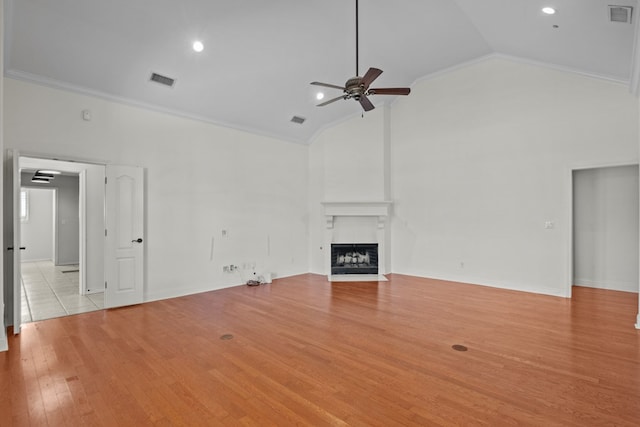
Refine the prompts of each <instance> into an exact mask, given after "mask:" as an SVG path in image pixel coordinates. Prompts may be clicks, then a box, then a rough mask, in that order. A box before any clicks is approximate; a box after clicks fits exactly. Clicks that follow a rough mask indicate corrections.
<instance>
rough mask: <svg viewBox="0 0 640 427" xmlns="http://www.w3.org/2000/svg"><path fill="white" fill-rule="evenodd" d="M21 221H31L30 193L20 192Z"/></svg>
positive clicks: (26, 191)
mask: <svg viewBox="0 0 640 427" xmlns="http://www.w3.org/2000/svg"><path fill="white" fill-rule="evenodd" d="M20 221H21V222H27V221H29V192H28V190H20Z"/></svg>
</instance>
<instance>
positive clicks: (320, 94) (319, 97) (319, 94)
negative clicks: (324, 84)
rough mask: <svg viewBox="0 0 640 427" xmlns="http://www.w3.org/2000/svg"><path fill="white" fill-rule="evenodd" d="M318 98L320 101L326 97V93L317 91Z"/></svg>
mask: <svg viewBox="0 0 640 427" xmlns="http://www.w3.org/2000/svg"><path fill="white" fill-rule="evenodd" d="M316 99H317V100H318V101H320V100H321V99H324V93H322V92H318V93H316Z"/></svg>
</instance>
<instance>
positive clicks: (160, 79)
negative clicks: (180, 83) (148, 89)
mask: <svg viewBox="0 0 640 427" xmlns="http://www.w3.org/2000/svg"><path fill="white" fill-rule="evenodd" d="M151 81H152V82H156V83H160V84H161V85H165V86H169V87H173V84H174V83H175V82H176V79H172V78H171V77H167V76H163V75H162V74H158V73H151Z"/></svg>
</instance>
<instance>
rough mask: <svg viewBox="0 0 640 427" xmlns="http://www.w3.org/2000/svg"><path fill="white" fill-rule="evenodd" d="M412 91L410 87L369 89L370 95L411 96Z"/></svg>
mask: <svg viewBox="0 0 640 427" xmlns="http://www.w3.org/2000/svg"><path fill="white" fill-rule="evenodd" d="M410 92H411V89H409V88H408V87H385V88H371V89H369V95H409V93H410Z"/></svg>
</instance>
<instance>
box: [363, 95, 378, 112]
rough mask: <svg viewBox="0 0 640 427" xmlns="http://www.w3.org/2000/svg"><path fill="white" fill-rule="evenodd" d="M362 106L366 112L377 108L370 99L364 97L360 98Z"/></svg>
mask: <svg viewBox="0 0 640 427" xmlns="http://www.w3.org/2000/svg"><path fill="white" fill-rule="evenodd" d="M360 105H362V108H363V109H364V111H371V110H373V109H374V108H376V107H374V106H373V104H372V103H371V101H369V98H367V97H366V96H364V95H363V96H361V97H360Z"/></svg>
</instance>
